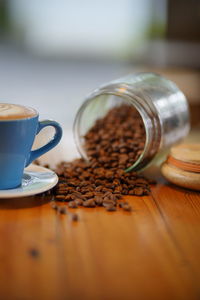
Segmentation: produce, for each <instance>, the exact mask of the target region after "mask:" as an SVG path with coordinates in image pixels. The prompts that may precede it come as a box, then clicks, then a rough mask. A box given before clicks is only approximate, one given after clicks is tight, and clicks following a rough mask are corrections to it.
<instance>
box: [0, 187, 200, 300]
mask: <svg viewBox="0 0 200 300" xmlns="http://www.w3.org/2000/svg"><path fill="white" fill-rule="evenodd" d="M129 201H130V203H131V204H132V206H133V208H134V210H133V212H132V213H129V212H124V211H122V210H119V211H117V212H114V213H112V212H106V211H105V210H104V209H103V208H95V209H93V208H92V209H90V208H80V209H78V210H76V211H77V213H78V215H79V218H80V220H79V222H73V221H72V220H71V219H70V217H69V216H66V215H58V214H57V213H56V212H55V211H54V210H53V209H52V208H51V206H50V203H49V199H48V197H43V198H41V197H39V196H38V197H29V198H21V199H10V200H8V199H7V200H1V201H0V245H1V246H0V299H5V300H7V299H200V288H199V282H200V254H199V253H200V194H199V193H195V192H192V191H187V190H183V189H178V188H175V187H174V186H172V185H168V184H166V183H165V182H164V183H160V184H158V185H156V186H154V187H153V189H152V195H151V196H148V197H147V196H145V197H140V198H139V197H129ZM71 211H72V210H71Z"/></svg>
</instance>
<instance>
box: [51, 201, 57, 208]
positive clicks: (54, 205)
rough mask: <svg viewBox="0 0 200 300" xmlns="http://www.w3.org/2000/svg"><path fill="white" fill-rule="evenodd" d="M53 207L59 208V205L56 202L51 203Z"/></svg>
mask: <svg viewBox="0 0 200 300" xmlns="http://www.w3.org/2000/svg"><path fill="white" fill-rule="evenodd" d="M51 207H52V208H53V209H55V210H57V209H58V205H57V204H56V203H55V202H53V203H51Z"/></svg>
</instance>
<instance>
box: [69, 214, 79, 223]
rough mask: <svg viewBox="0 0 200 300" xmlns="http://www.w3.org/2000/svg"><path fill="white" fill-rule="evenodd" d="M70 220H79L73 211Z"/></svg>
mask: <svg viewBox="0 0 200 300" xmlns="http://www.w3.org/2000/svg"><path fill="white" fill-rule="evenodd" d="M71 220H72V221H73V222H77V221H78V220H79V217H78V215H77V214H75V213H73V214H71Z"/></svg>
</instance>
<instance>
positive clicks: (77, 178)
mask: <svg viewBox="0 0 200 300" xmlns="http://www.w3.org/2000/svg"><path fill="white" fill-rule="evenodd" d="M144 143H145V131H144V126H143V123H142V120H141V118H140V116H139V115H138V113H137V112H136V111H135V109H134V108H132V107H130V106H128V105H121V106H119V107H115V108H113V109H111V110H110V111H109V112H108V114H107V115H106V116H105V117H104V118H102V119H99V120H97V121H96V123H95V124H94V126H93V127H92V128H91V129H90V130H89V131H88V132H87V133H86V135H85V144H84V147H85V150H86V152H87V155H88V157H89V161H84V160H83V159H76V160H74V161H72V162H61V163H60V164H59V165H58V166H57V169H56V173H57V174H58V175H59V183H58V185H57V186H56V187H55V188H54V190H53V191H52V192H53V194H54V197H55V200H57V201H62V202H68V207H70V208H77V207H79V206H84V207H91V208H94V207H96V206H103V207H105V209H106V210H107V211H115V210H116V209H117V207H119V208H122V209H123V210H125V211H131V210H132V208H131V206H130V205H129V203H128V202H127V201H125V200H123V199H122V198H123V196H126V195H136V196H143V195H148V194H149V192H150V182H149V181H148V180H147V179H145V178H144V177H142V176H139V175H138V174H137V173H135V172H127V173H126V172H125V171H124V169H126V168H127V167H130V166H131V165H132V164H133V163H134V162H135V161H136V160H137V159H138V157H139V155H140V154H141V151H142V149H143V147H144Z"/></svg>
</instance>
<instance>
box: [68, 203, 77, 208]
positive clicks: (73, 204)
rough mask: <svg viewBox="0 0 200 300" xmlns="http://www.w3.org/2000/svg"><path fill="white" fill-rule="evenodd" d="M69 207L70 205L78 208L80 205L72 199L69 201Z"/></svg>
mask: <svg viewBox="0 0 200 300" xmlns="http://www.w3.org/2000/svg"><path fill="white" fill-rule="evenodd" d="M68 207H70V208H77V207H78V205H77V204H76V202H75V201H71V202H69V204H68Z"/></svg>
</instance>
